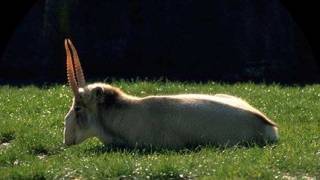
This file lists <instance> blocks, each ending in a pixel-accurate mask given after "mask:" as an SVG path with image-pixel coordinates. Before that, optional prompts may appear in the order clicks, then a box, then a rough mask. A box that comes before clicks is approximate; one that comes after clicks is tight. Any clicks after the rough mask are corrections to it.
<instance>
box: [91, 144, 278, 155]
mask: <svg viewBox="0 0 320 180" xmlns="http://www.w3.org/2000/svg"><path fill="white" fill-rule="evenodd" d="M275 147H276V144H265V145H259V144H256V143H241V144H239V145H236V146H217V145H212V144H211V145H204V146H201V145H198V146H186V147H185V148H180V149H170V148H152V147H143V148H141V147H128V146H116V145H97V146H94V147H90V148H89V149H86V150H85V151H86V153H90V154H103V153H112V152H120V153H129V154H130V153H134V154H138V155H150V154H168V153H177V154H189V153H195V152H199V151H201V150H203V149H211V150H215V151H220V152H223V151H224V150H230V149H250V148H262V149H263V148H275Z"/></svg>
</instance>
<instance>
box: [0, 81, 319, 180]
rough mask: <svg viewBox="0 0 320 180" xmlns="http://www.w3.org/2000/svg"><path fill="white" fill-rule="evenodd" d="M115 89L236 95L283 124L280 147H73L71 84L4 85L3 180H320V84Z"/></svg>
mask: <svg viewBox="0 0 320 180" xmlns="http://www.w3.org/2000/svg"><path fill="white" fill-rule="evenodd" d="M114 85H116V86H119V87H121V88H122V89H123V90H124V91H125V92H127V93H129V94H132V95H137V96H147V95H149V94H174V93H206V94H215V93H228V94H232V95H236V96H239V97H242V98H243V99H245V100H247V101H248V102H249V103H251V104H252V105H254V106H255V107H257V108H258V109H260V110H261V111H263V112H265V113H266V114H267V115H268V116H269V117H270V118H271V119H273V120H274V121H275V122H277V123H278V125H279V132H280V141H279V142H278V143H277V144H275V145H272V146H266V147H264V148H260V147H250V148H244V147H238V148H236V147H234V148H228V149H218V148H213V147H204V148H201V149H198V150H193V151H191V150H183V151H179V152H176V151H168V150H163V151H157V152H144V151H141V150H140V151H139V150H107V149H106V148H105V147H104V146H103V145H102V144H101V143H100V142H99V141H98V140H97V139H91V140H87V141H86V142H84V143H82V144H80V145H77V146H72V147H70V148H65V147H64V146H63V144H62V139H63V119H64V116H65V114H66V113H67V111H68V110H69V107H70V105H71V91H70V90H69V88H68V87H67V86H65V85H56V86H49V87H43V88H38V87H34V86H25V87H21V88H17V87H11V86H0V179H7V178H11V179H12V178H13V179H14V178H15V179H28V178H29V179H44V178H45V179H52V178H54V179H95V178H96V179H101V178H102V177H104V178H105V177H108V178H119V177H126V178H130V177H131V178H134V177H138V178H139V177H141V178H143V179H145V178H151V179H168V178H172V179H188V178H197V179H198V178H199V179H202V178H203V179H212V178H215V179H229V178H243V179H251V178H264V179H288V178H293V177H297V178H298V179H304V178H320V127H319V119H320V85H311V86H305V87H283V86H279V85H255V84H250V83H245V84H234V85H227V84H216V83H213V82H211V83H203V84H199V83H178V82H145V81H137V82H127V81H117V82H114Z"/></svg>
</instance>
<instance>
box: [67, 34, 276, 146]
mask: <svg viewBox="0 0 320 180" xmlns="http://www.w3.org/2000/svg"><path fill="white" fill-rule="evenodd" d="M64 43H65V49H66V58H67V75H68V81H69V85H70V87H71V89H72V92H73V94H74V98H73V103H72V106H71V108H70V110H69V112H68V114H67V115H66V117H65V129H64V143H65V144H66V145H74V144H79V143H81V142H82V141H84V140H85V139H87V138H89V137H97V138H98V139H99V140H100V141H102V142H103V143H104V144H106V145H111V144H112V145H116V146H123V145H124V146H126V147H137V148H148V147H154V148H168V149H181V148H187V147H196V146H201V145H217V146H234V145H238V144H242V143H256V144H259V145H264V144H265V143H272V142H275V141H277V139H278V128H277V125H276V124H275V123H274V122H273V121H271V120H270V119H269V118H267V117H266V116H265V115H264V114H263V113H261V112H260V111H259V110H257V109H255V108H254V107H252V106H251V105H249V104H248V103H247V102H246V101H244V100H242V99H240V98H238V97H234V96H230V95H226V94H216V95H204V94H178V95H162V96H147V97H135V96H131V95H128V94H126V93H124V92H123V91H122V90H120V89H119V88H116V87H113V86H111V85H109V84H104V83H93V84H88V85H87V84H86V82H85V78H84V75H83V71H82V68H81V65H80V61H79V57H78V54H77V51H76V49H75V47H74V46H73V44H72V42H71V41H70V40H69V39H66V40H65V42H64Z"/></svg>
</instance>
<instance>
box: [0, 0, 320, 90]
mask: <svg viewBox="0 0 320 180" xmlns="http://www.w3.org/2000/svg"><path fill="white" fill-rule="evenodd" d="M37 2H38V3H39V1H36V0H33V1H18V0H12V1H5V2H3V4H2V5H1V6H0V8H1V10H0V12H1V16H0V17H1V30H2V31H1V35H0V36H1V42H0V53H1V55H2V54H3V53H5V51H6V49H5V48H6V47H7V44H8V42H9V41H10V39H11V37H12V36H13V35H14V32H15V30H16V28H17V26H18V25H19V23H21V22H23V18H24V17H25V16H26V15H27V14H28V12H29V11H30V9H31V8H32V7H33V6H34V4H35V3H37ZM281 3H282V4H283V5H284V6H285V7H286V8H287V10H288V11H289V14H290V15H291V16H292V18H293V20H294V21H295V22H296V23H297V25H298V28H299V29H300V30H301V32H302V34H303V35H302V36H304V37H305V38H306V42H305V43H306V45H303V47H302V48H301V49H303V50H302V55H305V54H307V55H309V54H312V57H310V58H309V59H308V60H306V62H304V61H298V63H297V64H296V65H295V66H292V68H290V67H289V68H288V70H286V69H277V68H275V69H270V71H275V73H274V72H270V73H268V70H265V68H264V67H263V66H266V65H265V64H263V63H262V64H259V63H258V64H254V65H253V67H254V68H256V69H258V70H259V68H260V69H261V67H263V68H264V70H263V73H262V74H260V75H259V74H258V75H255V74H250V73H249V74H248V73H247V74H245V73H241V72H240V73H239V74H240V75H237V76H222V75H216V74H213V75H206V74H208V73H210V69H208V70H207V71H208V73H204V74H205V75H203V74H200V73H197V72H194V74H192V72H190V73H188V71H186V70H181V71H178V72H176V71H175V70H174V68H173V70H171V71H170V72H168V73H167V74H165V76H166V77H168V78H169V79H179V80H216V81H226V82H235V81H255V82H262V81H264V82H279V83H289V84H305V83H315V82H319V80H320V79H319V69H320V63H319V58H318V50H317V42H318V38H317V34H318V32H319V31H318V27H317V25H318V24H319V23H318V22H317V21H316V19H317V18H316V12H317V8H316V7H317V5H316V2H313V1H307V2H303V3H302V2H299V3H298V2H295V1H290V0H286V1H285V0H282V1H281ZM135 18H136V19H134V20H135V21H137V22H139V17H135ZM89 25H93V24H89ZM70 36H72V37H73V34H70ZM74 36H77V35H74ZM78 36H80V35H78ZM74 41H75V44H76V46H77V48H78V49H79V54H80V56H81V54H84V57H88V56H89V55H87V54H86V53H88V52H86V51H89V50H87V49H84V47H83V48H81V46H80V47H78V45H77V44H81V43H80V42H78V40H74ZM302 41H303V42H304V39H303V40H302ZM298 42H301V41H298ZM88 43H90V42H88ZM308 45H310V47H309V46H308ZM298 46H299V45H298ZM107 47H108V46H107ZM85 48H90V45H88V46H87V47H85ZM191 48H192V47H190V49H191ZM308 48H310V49H308ZM80 50H81V52H83V53H81V52H80ZM139 50H140V49H133V50H131V51H133V52H135V51H139ZM115 51H116V50H115ZM112 52H113V51H112ZM112 52H111V53H112ZM310 52H312V53H310ZM63 53H64V52H62V51H61V52H60V53H57V54H60V55H61V54H63ZM120 54H121V53H120ZM131 55H132V52H131ZM133 55H134V54H133ZM169 55H170V53H169ZM52 56H55V54H53V55H52ZM137 56H138V55H137ZM57 57H59V56H58V55H57ZM81 57H82V56H81ZM81 57H80V58H81ZM147 57H148V56H147ZM230 57H232V56H230ZM37 58H39V57H37ZM163 58H164V59H166V57H163ZM39 59H41V58H39ZM81 59H82V58H81ZM137 59H139V57H136V59H135V60H136V61H135V62H132V66H134V65H135V64H139V63H142V64H143V63H144V62H137V61H138V60H137ZM3 61H4V60H3ZM82 61H84V60H82ZM180 61H181V60H180ZM61 62H64V60H62V61H61ZM235 62H237V61H235ZM9 63H10V62H9ZM126 63H128V62H126ZM170 63H172V62H166V61H161V62H160V64H161V66H160V68H166V67H168V66H169V67H170V66H171V67H172V66H179V65H175V64H170ZM284 63H287V64H288V66H290V65H289V63H288V62H284ZM7 64H8V62H7ZM40 64H41V63H40ZM49 64H50V63H49ZM83 64H84V69H85V72H88V73H87V76H90V77H89V78H95V77H97V78H100V79H103V78H104V77H106V76H115V77H124V78H131V77H133V76H141V77H149V76H150V77H154V78H158V77H160V76H162V75H163V72H165V71H166V69H159V73H158V74H157V73H155V72H154V70H153V72H144V73H142V72H140V70H136V71H132V72H128V73H121V72H119V73H118V72H116V71H117V70H115V72H111V71H112V70H109V73H106V74H104V73H102V72H101V71H99V67H94V69H97V71H95V70H92V69H91V70H88V68H90V67H91V66H90V65H89V63H86V62H83ZM187 64H188V63H187ZM1 65H3V64H1V60H0V66H1ZM101 65H105V64H101ZM111 65H112V63H111ZM211 65H212V64H211ZM267 65H268V64H267ZM43 66H46V64H44V65H43ZM43 66H41V65H39V67H40V68H42V70H41V69H39V71H37V72H34V70H33V69H32V68H31V67H30V69H32V70H30V71H28V69H26V68H25V67H24V69H23V70H25V71H19V70H16V69H14V68H13V69H12V70H11V69H10V68H6V67H5V66H2V67H0V70H1V72H0V83H10V82H36V83H39V82H40V83H41V82H63V81H65V74H62V73H60V72H61V71H62V70H63V67H62V66H63V65H62V66H61V65H60V66H58V67H57V68H56V69H54V68H53V69H45V68H43ZM96 66H99V64H98V65H96ZM118 66H119V67H118V68H119V69H120V68H121V65H118ZM189 66H190V67H192V66H193V64H192V63H191V64H189ZM229 66H233V65H229ZM234 66H235V67H236V65H234ZM249 66H251V65H250V64H249ZM260 66H261V67H260ZM61 67H62V68H61ZM115 67H117V66H115ZM301 67H303V68H301ZM200 68H201V66H200ZM202 68H206V66H205V65H204V66H203V67H202ZM295 68H300V69H298V70H296V69H295ZM111 69H112V68H111ZM256 69H255V70H256ZM292 69H293V70H292ZM15 70H16V71H15ZM229 70H230V72H231V73H232V70H233V67H229ZM14 71H15V72H14ZM141 71H145V69H143V68H142V69H141ZM235 71H237V69H236V68H235ZM286 71H288V72H287V73H286ZM99 72H100V73H99ZM230 72H229V73H230ZM277 73H278V74H277ZM290 73H291V74H292V75H288V76H286V74H290ZM235 74H236V73H235Z"/></svg>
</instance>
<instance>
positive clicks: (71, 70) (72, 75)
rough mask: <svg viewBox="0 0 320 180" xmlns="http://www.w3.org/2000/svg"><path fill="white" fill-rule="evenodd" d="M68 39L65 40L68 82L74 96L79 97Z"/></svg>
mask: <svg viewBox="0 0 320 180" xmlns="http://www.w3.org/2000/svg"><path fill="white" fill-rule="evenodd" d="M68 41H69V39H65V40H64V48H65V49H66V56H67V77H68V82H69V85H70V87H71V89H72V92H73V94H74V96H75V97H76V98H77V97H79V91H78V83H77V81H76V78H75V73H74V68H73V62H72V55H71V52H70V49H69V46H68Z"/></svg>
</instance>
